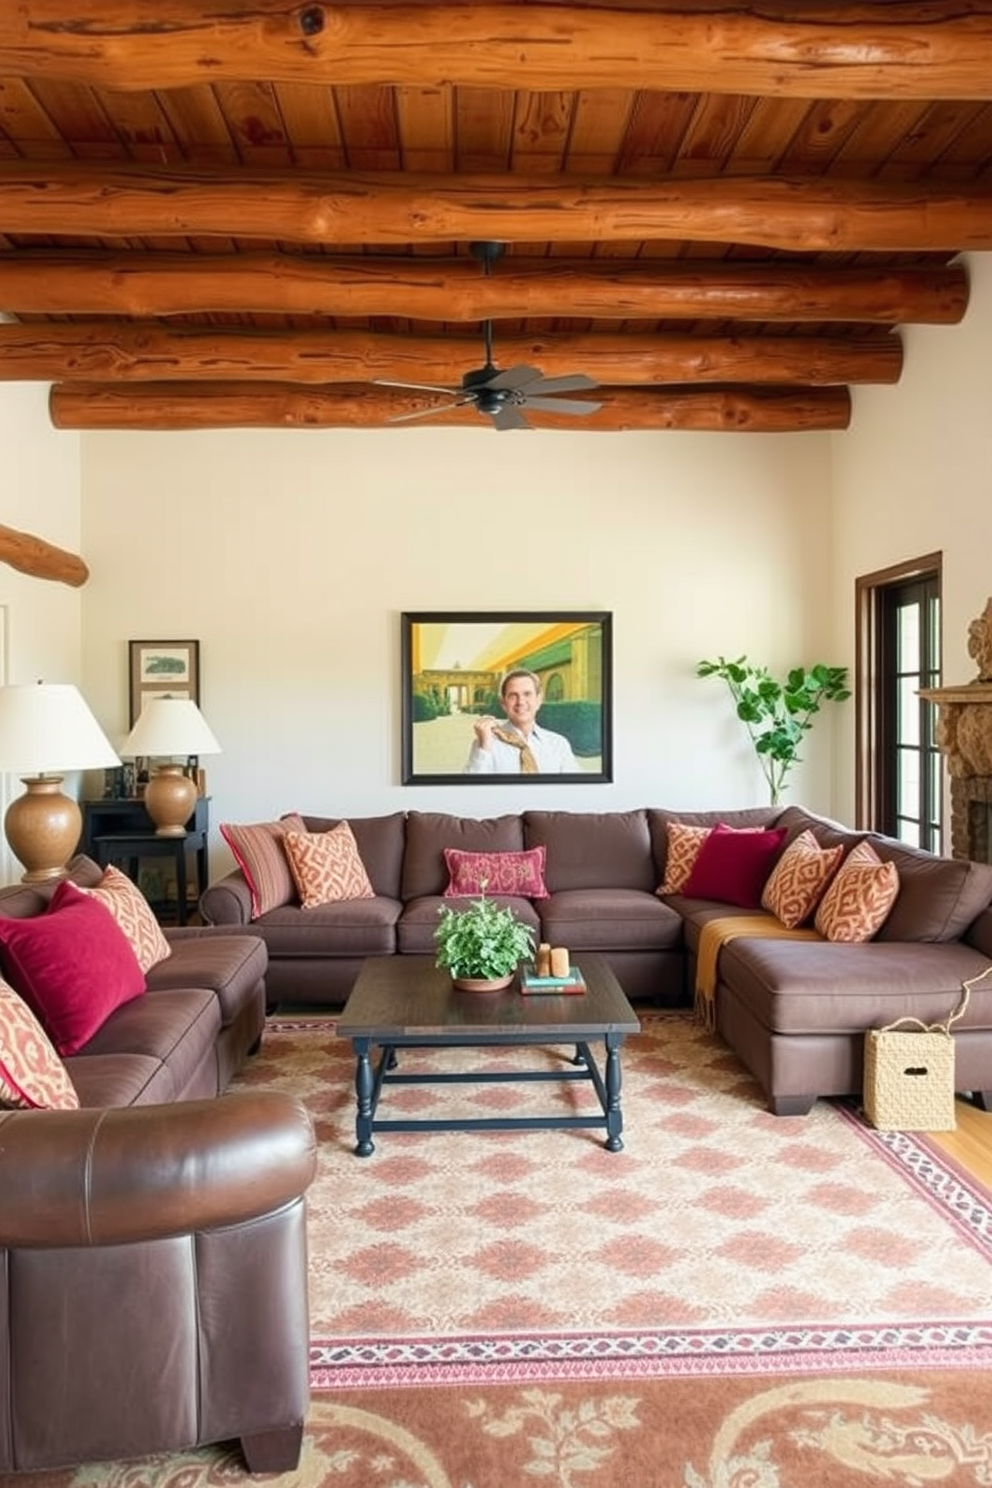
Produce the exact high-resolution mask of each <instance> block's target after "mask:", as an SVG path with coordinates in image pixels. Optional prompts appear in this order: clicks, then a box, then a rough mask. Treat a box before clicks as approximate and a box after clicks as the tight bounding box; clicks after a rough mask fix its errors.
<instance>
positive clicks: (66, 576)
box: [0, 527, 90, 589]
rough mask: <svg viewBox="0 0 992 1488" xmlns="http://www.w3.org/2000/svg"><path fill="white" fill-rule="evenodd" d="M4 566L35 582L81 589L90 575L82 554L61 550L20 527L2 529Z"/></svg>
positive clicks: (0, 543)
mask: <svg viewBox="0 0 992 1488" xmlns="http://www.w3.org/2000/svg"><path fill="white" fill-rule="evenodd" d="M0 563H6V564H9V566H10V567H11V568H16V569H17V571H18V573H23V574H28V575H30V577H31V578H33V579H53V580H56V581H57V582H58V583H60V584H68V585H69V586H70V588H72V589H79V588H80V587H81V586H82V585H83V584H85V583H86V580H87V579H88V578H89V576H90V571H89V569H88V568H87V567H86V564H85V563H84V562H83V560H82V558H80V557H79V554H78V553H70V552H68V551H67V549H65V548H57V547H56V546H55V544H54V543H50V542H46V541H45V539H44V538H43V537H36V536H35V535H34V533H33V532H20V531H18V529H17V528H16V527H0Z"/></svg>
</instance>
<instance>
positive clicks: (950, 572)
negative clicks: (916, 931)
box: [830, 253, 992, 821]
mask: <svg viewBox="0 0 992 1488" xmlns="http://www.w3.org/2000/svg"><path fill="white" fill-rule="evenodd" d="M964 262H965V263H966V265H967V268H968V272H969V277H970V282H971V293H970V300H969V305H968V310H967V312H966V314H965V318H964V320H963V321H962V323H961V324H960V325H957V326H912V327H909V328H908V329H907V330H906V331H905V332H904V333H903V335H904V343H905V367H904V371H903V375H902V377H901V379H900V381H899V383H898V384H897V386H895V387H891V388H859V389H857V390H856V392H855V396H854V416H853V419H852V425H851V429H850V431H849V432H848V433H847V434H844V435H833V436H831V439H832V443H833V513H834V530H835V549H834V567H833V576H832V583H831V600H830V605H831V609H832V611H833V615H834V629H833V641H832V650H833V651H834V652H835V653H838V654H843V655H844V656H850V655H851V650H852V646H853V635H854V584H855V580H856V578H857V577H858V576H859V575H863V574H868V573H873V572H875V571H877V570H878V569H883V568H886V567H888V566H889V565H890V564H894V563H900V562H902V561H904V560H908V559H912V558H916V557H920V556H922V555H923V554H926V553H931V552H938V551H941V552H942V553H943V606H942V612H943V676H944V681H945V682H946V683H948V684H950V683H956V682H967V681H970V679H971V678H972V677H974V675H975V664H974V662H973V661H972V660H971V658H970V657H969V656H968V624H969V622H970V621H971V620H973V619H974V618H975V616H976V615H978V614H980V613H981V611H982V610H983V608H984V606H985V602H986V600H987V599H988V598H989V596H990V595H992V364H990V346H992V254H988V253H984V254H973V255H970V256H968V257H967V258H966V259H965V260H964ZM833 727H834V738H835V748H834V765H835V769H834V783H833V787H834V788H833V795H834V802H835V812H836V814H837V815H838V816H840V817H841V818H843V819H844V820H846V821H852V820H853V817H854V751H853V737H854V736H853V711H852V709H845V710H844V712H843V715H842V716H838V717H836V718H835V720H834V722H833Z"/></svg>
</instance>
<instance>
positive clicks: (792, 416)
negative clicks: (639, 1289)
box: [49, 382, 851, 434]
mask: <svg viewBox="0 0 992 1488" xmlns="http://www.w3.org/2000/svg"><path fill="white" fill-rule="evenodd" d="M594 397H595V400H596V401H597V402H600V403H602V407H601V408H600V409H599V410H598V411H597V412H595V413H592V414H588V415H585V416H582V417H580V418H568V417H565V416H564V415H562V414H547V413H533V414H531V413H529V412H528V413H527V418H528V421H529V422H531V423H532V424H533V426H534V427H535V428H542V429H545V428H546V429H560V430H567V431H568V432H569V433H573V432H581V431H583V430H588V431H590V432H592V431H597V430H598V431H603V430H610V431H616V432H621V431H629V430H634V429H693V430H704V431H712V432H726V433H736V434H741V433H756V434H769V433H796V432H809V431H814V430H842V429H846V428H847V427H848V424H849V422H850V417H851V399H850V394H849V393H848V391H847V389H846V388H796V389H789V390H783V389H771V388H768V389H758V388H753V389H747V388H730V389H727V388H706V389H688V390H687V389H681V388H666V389H663V390H660V389H652V390H650V391H648V390H644V389H614V388H601V389H599V391H598V392H596V394H595V395H594ZM431 406H432V400H431V397H430V395H429V394H424V393H414V392H405V391H403V390H401V389H394V388H376V387H369V386H360V385H356V386H345V387H337V388H334V389H330V390H328V389H325V388H320V389H314V388H300V387H294V386H292V385H286V384H279V383H269V384H253V385H252V386H250V387H246V386H244V385H243V384H241V383H236V382H234V383H217V384H214V385H213V386H204V384H203V383H199V382H191V383H187V384H179V383H160V384H151V383H146V384H142V385H140V386H120V385H118V386H114V385H112V384H111V385H107V386H105V385H96V384H83V383H65V384H58V385H56V386H54V387H53V388H52V389H51V391H50V393H49V413H50V416H51V419H52V423H53V424H54V425H55V427H56V428H58V429H162V430H172V429H235V428H239V429H240V428H256V429H257V428H266V429H273V428H274V429H302V428H327V429H332V428H340V429H344V428H370V427H373V428H377V429H378V428H391V427H394V425H393V424H392V423H391V420H394V419H397V418H400V417H402V416H404V415H407V414H410V413H414V412H417V411H418V410H423V409H427V408H430V407H431ZM448 424H457V425H460V426H461V427H463V428H480V429H481V428H488V429H490V430H491V429H492V425H491V422H490V420H489V419H488V418H487V417H485V416H484V415H481V414H479V413H478V412H477V411H476V410H475V409H474V408H469V407H460V408H456V407H450V406H449V407H444V408H440V407H439V409H438V411H437V412H436V413H434V414H433V415H432V416H431V417H430V418H424V419H423V421H422V422H421V423H418V424H415V425H413V427H421V428H422V427H428V426H432V427H437V426H439V425H448ZM395 427H397V428H403V429H409V428H410V427H411V425H410V424H409V423H406V424H398V425H395Z"/></svg>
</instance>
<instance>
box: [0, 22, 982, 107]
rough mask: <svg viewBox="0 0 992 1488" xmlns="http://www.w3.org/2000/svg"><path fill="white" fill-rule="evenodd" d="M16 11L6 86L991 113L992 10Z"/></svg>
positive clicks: (4, 31) (7, 35) (0, 48)
mask: <svg viewBox="0 0 992 1488" xmlns="http://www.w3.org/2000/svg"><path fill="white" fill-rule="evenodd" d="M141 9H142V11H143V13H142V14H140V15H139V14H136V8H135V6H134V4H133V3H132V0H4V3H3V5H2V6H0V72H7V73H13V74H17V75H19V76H22V77H27V78H34V77H44V78H46V79H52V78H62V79H65V80H68V81H71V82H74V83H81V84H87V85H92V86H95V87H104V88H117V89H131V90H133V89H167V88H182V87H190V86H193V85H196V84H202V83H212V82H237V81H252V80H255V79H258V78H267V79H271V80H272V81H275V82H286V83H309V84H315V85H320V86H327V85H330V84H364V83H396V84H409V85H412V86H418V87H420V86H427V87H438V86H442V85H445V84H452V83H453V84H459V85H465V86H471V87H478V88H507V89H519V88H529V89H535V90H551V91H555V90H559V89H561V88H563V87H568V88H569V89H577V88H645V89H663V90H675V91H683V92H685V91H689V92H692V91H698V92H709V93H712V92H724V93H741V94H758V95H764V96H768V97H782V98H786V97H794V98H866V99H867V98H928V99H929V98H944V99H983V98H992V68H990V67H989V56H990V52H992V4H990V3H989V0H969V3H968V4H967V5H946V4H945V5H941V4H939V3H912V0H902V3H900V4H898V5H892V4H879V3H874V4H865V3H861V4H845V3H840V0H835V3H818V0H805V3H802V0H764V3H763V4H761V5H760V6H755V5H753V4H750V3H745V0H719V3H717V0H713V3H706V0H699V3H692V0H682V3H680V4H679V3H666V0H624V3H619V0H612V3H611V0H600V3H593V0H587V3H576V4H561V3H535V0H486V3H477V4H468V3H463V0H455V3H447V4H445V3H438V0H421V3H418V0H406V3H391V4H386V5H384V4H381V3H376V0H339V3H336V4H334V5H331V4H322V3H318V0H310V3H306V0H304V3H302V4H301V3H299V0H251V3H250V4H248V3H246V0H213V3H212V4H211V5H210V6H207V7H205V6H204V5H203V4H202V3H201V0H155V4H154V5H153V6H152V5H149V6H146V7H141Z"/></svg>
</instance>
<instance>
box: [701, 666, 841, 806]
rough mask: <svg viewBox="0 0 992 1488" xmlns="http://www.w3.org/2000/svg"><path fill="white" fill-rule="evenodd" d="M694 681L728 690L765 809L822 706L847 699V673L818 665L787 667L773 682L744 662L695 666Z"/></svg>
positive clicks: (777, 794)
mask: <svg viewBox="0 0 992 1488" xmlns="http://www.w3.org/2000/svg"><path fill="white" fill-rule="evenodd" d="M696 675H697V676H698V677H722V678H723V680H724V682H726V684H727V686H728V688H729V689H730V695H731V697H732V698H733V700H734V705H735V707H736V709H737V717H738V718H739V719H740V720H741V722H742V723H743V724H744V726H745V727H746V729H747V731H748V734H749V736H750V739H751V743H752V745H753V746H754V751H755V754H756V755H757V756H758V763H759V764H760V765H761V769H762V773H763V774H764V777H765V779H766V780H767V782H768V789H769V791H770V792H771V803H772V805H773V806H777V805H778V803H779V800H780V798H781V795H782V790H783V788H784V786H785V782H786V778H787V777H788V774H789V771H790V770H791V769H792V767H793V765H795V764H797V763H798V761H799V759H800V754H799V746H800V744H801V743H802V738H803V735H804V734H805V733H806V732H807V731H808V730H809V729H811V728H812V727H813V719H814V718H815V716H816V714H817V713H819V711H820V705H821V704H822V703H842V702H845V701H846V699H847V698H849V697H850V696H851V694H850V692H849V691H848V687H847V668H846V667H830V666H823V665H822V664H818V665H817V666H814V667H810V669H809V671H807V670H806V669H805V667H793V668H792V670H791V671H790V673H789V675H788V676H787V677H786V679H785V681H784V682H779V681H778V680H777V679H776V678H775V677H773V676H772V674H771V673H770V672H769V670H768V668H767V667H761V666H754V665H753V664H752V663H751V662H749V661H748V659H747V657H746V656H739V657H738V658H737V660H736V661H727V659H726V658H725V657H723V656H718V657H717V658H716V660H715V661H701V662H700V663H699V664H698V666H697V668H696Z"/></svg>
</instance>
